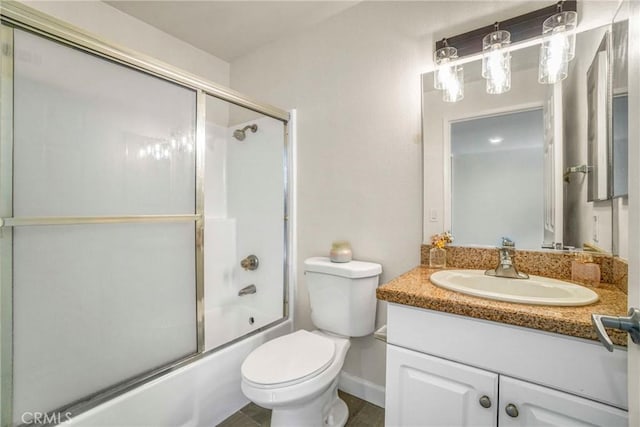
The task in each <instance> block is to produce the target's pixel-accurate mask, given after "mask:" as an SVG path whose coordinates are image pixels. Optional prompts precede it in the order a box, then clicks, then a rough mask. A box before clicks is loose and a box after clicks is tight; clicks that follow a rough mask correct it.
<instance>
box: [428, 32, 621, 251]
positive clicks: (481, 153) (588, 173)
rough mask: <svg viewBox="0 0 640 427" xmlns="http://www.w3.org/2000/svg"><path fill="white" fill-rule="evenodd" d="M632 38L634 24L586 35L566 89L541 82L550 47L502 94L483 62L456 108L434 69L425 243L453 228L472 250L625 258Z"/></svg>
mask: <svg viewBox="0 0 640 427" xmlns="http://www.w3.org/2000/svg"><path fill="white" fill-rule="evenodd" d="M619 21H624V20H623V19H619ZM626 43H627V35H626V21H624V24H623V23H622V22H618V23H616V22H614V24H613V25H607V26H603V27H599V28H595V29H590V30H588V31H584V32H580V33H578V34H577V35H576V57H575V58H574V59H573V60H572V61H571V62H570V65H569V71H568V77H567V78H566V79H565V80H563V81H562V82H560V83H557V84H555V85H543V84H539V83H538V60H539V50H540V47H539V45H529V46H528V47H524V48H521V49H519V50H514V51H512V58H511V79H512V81H511V90H510V91H509V92H507V93H503V94H501V95H489V94H487V93H486V88H485V85H486V81H485V79H483V78H482V76H481V71H482V70H481V68H482V64H481V63H482V60H481V58H478V60H475V61H471V62H467V63H465V64H463V67H464V99H462V100H461V101H459V102H455V103H447V102H443V100H442V92H441V91H439V90H436V89H434V88H433V86H434V85H433V73H427V74H424V75H423V94H422V95H423V144H424V151H423V152H424V215H423V216H424V236H423V241H424V242H429V241H430V237H431V236H432V235H433V234H436V233H441V232H442V231H446V230H450V231H451V232H452V234H453V236H454V237H455V239H456V240H455V244H456V245H461V246H492V247H493V246H496V245H497V244H498V242H499V240H500V238H501V237H502V236H508V237H510V238H512V239H513V240H514V241H515V242H516V245H517V247H518V248H519V249H533V250H540V249H543V248H547V249H573V248H576V249H584V250H595V251H601V252H608V253H615V254H617V253H619V252H625V251H626V250H625V249H624V248H625V245H626V243H625V242H624V241H623V240H624V239H623V238H622V236H624V235H625V233H626V231H625V230H626V223H625V219H624V218H625V212H626V211H625V209H626V203H627V202H626V185H627V184H626V176H627V166H626V164H627V155H626V150H627V148H626V147H627V142H626V126H627V116H626V65H624V64H626V54H627V53H626ZM590 69H591V72H590V71H589V70H590ZM616 80H617V81H618V82H619V83H613V85H612V82H613V81H616ZM622 82H624V84H622ZM612 87H613V89H611V88H612ZM589 190H593V191H589Z"/></svg>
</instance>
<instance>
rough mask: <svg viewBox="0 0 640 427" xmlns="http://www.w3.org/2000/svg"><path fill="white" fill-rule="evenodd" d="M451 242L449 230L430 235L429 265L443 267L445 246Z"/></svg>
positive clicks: (445, 255) (445, 264) (445, 256)
mask: <svg viewBox="0 0 640 427" xmlns="http://www.w3.org/2000/svg"><path fill="white" fill-rule="evenodd" d="M452 242H453V236H452V235H451V233H450V232H448V231H445V232H444V233H440V234H434V235H433V236H431V249H430V250H429V267H431V268H444V267H446V266H447V250H446V249H445V247H446V246H447V245H448V244H449V243H452Z"/></svg>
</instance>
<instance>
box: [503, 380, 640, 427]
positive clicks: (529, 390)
mask: <svg viewBox="0 0 640 427" xmlns="http://www.w3.org/2000/svg"><path fill="white" fill-rule="evenodd" d="M508 405H513V406H511V407H509V408H508V409H507V406H508ZM508 412H509V413H510V414H509V413H508ZM627 418H628V417H627V412H626V411H623V410H621V409H618V408H614V407H613V406H609V405H604V404H602V403H597V402H594V401H592V400H589V399H584V398H582V397H578V396H574V395H573V394H568V393H563V392H560V391H557V390H552V389H550V388H546V387H542V386H538V385H534V384H531V383H528V382H525V381H520V380H516V379H513V378H509V377H505V376H500V410H499V416H498V424H499V425H500V427H511V426H562V427H568V426H571V427H579V426H591V427H593V426H606V427H614V426H625V427H626V426H627V422H628V421H627Z"/></svg>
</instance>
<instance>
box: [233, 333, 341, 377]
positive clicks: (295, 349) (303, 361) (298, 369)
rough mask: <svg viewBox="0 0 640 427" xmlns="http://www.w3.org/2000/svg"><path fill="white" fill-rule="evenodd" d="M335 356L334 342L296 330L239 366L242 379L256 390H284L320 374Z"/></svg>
mask: <svg viewBox="0 0 640 427" xmlns="http://www.w3.org/2000/svg"><path fill="white" fill-rule="evenodd" d="M335 356H336V345H335V342H334V341H333V340H331V339H329V338H326V337H323V336H321V335H318V334H314V333H311V332H308V331H305V330H299V331H297V332H294V333H291V334H288V335H284V336H282V337H279V338H276V339H274V340H271V341H269V342H267V343H265V344H263V345H261V346H260V347H258V348H257V349H255V350H254V351H253V352H252V353H251V354H249V356H248V357H247V358H246V359H245V361H244V363H243V364H242V368H241V372H242V378H243V379H244V380H245V381H246V382H248V383H250V384H251V385H252V386H254V387H258V388H280V387H287V386H291V385H295V384H299V383H301V382H303V381H307V380H308V379H310V378H313V377H315V376H317V375H319V374H320V373H322V372H323V371H324V370H326V369H327V367H329V365H331V363H332V362H333V360H334V359H335Z"/></svg>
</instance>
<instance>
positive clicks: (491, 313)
mask: <svg viewBox="0 0 640 427" xmlns="http://www.w3.org/2000/svg"><path fill="white" fill-rule="evenodd" d="M436 271H438V270H437V269H430V268H428V267H426V266H420V267H416V268H414V269H413V270H410V271H408V272H406V273H405V274H403V275H402V276H399V277H397V278H395V279H393V280H392V281H390V282H388V283H386V284H384V285H382V286H380V287H379V288H378V290H377V297H378V299H380V300H383V301H388V302H393V303H397V304H405V305H410V306H414V307H420V308H426V309H430V310H436V311H442V312H445V313H452V314H459V315H462V316H469V317H474V318H477V319H484V320H491V321H494V322H501V323H507V324H510V325H516V326H523V327H526V328H533V329H540V330H543V331H547V332H555V333H558V334H563V335H569V336H573V337H579V338H586V339H592V340H597V339H598V337H597V336H596V333H595V331H594V329H593V326H592V325H591V314H592V313H598V314H606V315H610V316H626V314H627V295H626V294H625V293H624V292H622V291H620V290H619V289H617V288H616V287H615V286H613V285H603V286H601V287H598V288H591V287H589V286H585V287H589V288H590V289H593V291H595V292H596V293H597V294H598V295H599V297H600V299H599V301H598V302H596V303H593V304H590V305H586V306H581V307H557V306H544V305H529V304H515V303H510V302H502V301H494V300H489V299H484V298H478V297H474V296H471V295H465V294H462V293H458V292H454V291H450V290H447V289H444V288H440V287H438V286H436V285H434V284H432V283H431V281H430V280H429V278H430V277H431V274H432V273H435V272H436ZM583 286H584V285H583ZM607 331H608V332H609V336H610V337H611V340H612V341H613V342H614V343H615V344H617V345H622V346H626V345H627V334H626V333H625V332H623V331H618V330H611V329H607Z"/></svg>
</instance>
